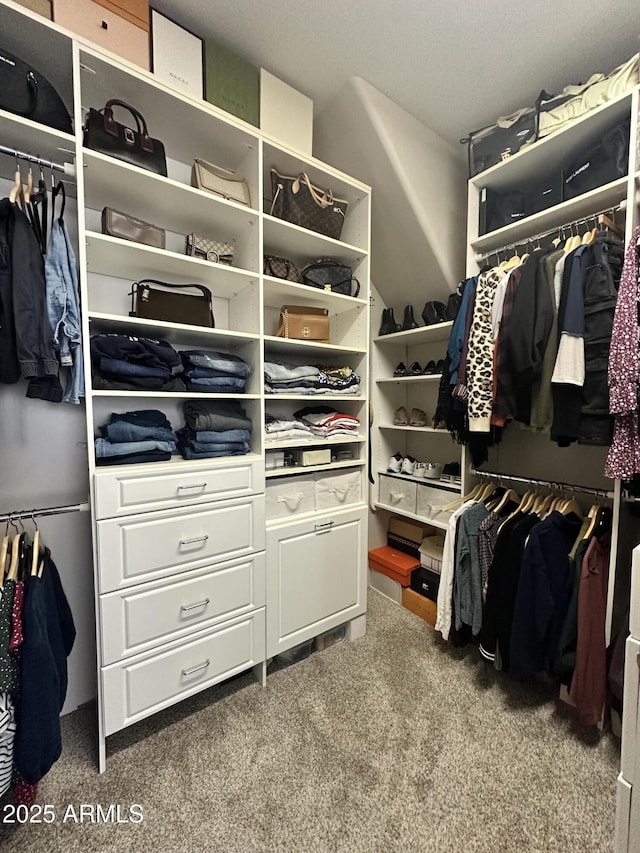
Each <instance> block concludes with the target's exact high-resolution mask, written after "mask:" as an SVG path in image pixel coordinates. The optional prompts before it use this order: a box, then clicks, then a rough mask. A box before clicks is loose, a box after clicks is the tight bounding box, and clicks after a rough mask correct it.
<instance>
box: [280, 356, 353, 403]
mask: <svg viewBox="0 0 640 853" xmlns="http://www.w3.org/2000/svg"><path fill="white" fill-rule="evenodd" d="M264 390H265V393H267V394H304V395H309V396H315V395H321V394H344V395H345V396H348V397H356V396H357V395H358V394H359V393H360V377H359V376H358V374H357V373H355V372H354V371H353V370H352V369H351V368H350V367H346V366H345V367H321V366H316V365H311V364H303V365H292V364H283V363H281V362H278V361H265V364H264Z"/></svg>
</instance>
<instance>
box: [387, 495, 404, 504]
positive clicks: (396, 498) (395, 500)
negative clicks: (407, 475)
mask: <svg viewBox="0 0 640 853" xmlns="http://www.w3.org/2000/svg"><path fill="white" fill-rule="evenodd" d="M389 497H390V498H391V500H392V502H393V503H396V504H397V503H399V502H400V501H401V500H402V498H403V497H404V495H403V494H402V493H401V494H398V493H397V492H390V493H389Z"/></svg>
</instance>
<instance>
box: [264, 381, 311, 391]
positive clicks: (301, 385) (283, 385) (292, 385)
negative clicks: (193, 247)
mask: <svg viewBox="0 0 640 853" xmlns="http://www.w3.org/2000/svg"><path fill="white" fill-rule="evenodd" d="M265 385H267V387H269V388H283V389H285V388H286V389H289V388H317V387H318V383H317V382H316V381H315V379H296V380H295V383H291V382H265Z"/></svg>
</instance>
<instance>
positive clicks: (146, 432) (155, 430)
mask: <svg viewBox="0 0 640 853" xmlns="http://www.w3.org/2000/svg"><path fill="white" fill-rule="evenodd" d="M100 432H101V434H102V435H103V436H104V437H105V438H107V439H109V441H110V442H112V443H113V444H117V443H119V442H123V441H176V440H177V439H176V434H175V433H174V431H173V430H172V429H167V428H166V427H158V426H140V425H138V424H132V423H127V422H126V421H116V422H115V423H110V424H107V425H106V426H101V427H100Z"/></svg>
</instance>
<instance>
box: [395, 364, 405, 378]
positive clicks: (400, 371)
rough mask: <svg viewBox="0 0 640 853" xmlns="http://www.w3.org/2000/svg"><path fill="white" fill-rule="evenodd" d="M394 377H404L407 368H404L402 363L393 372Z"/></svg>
mask: <svg viewBox="0 0 640 853" xmlns="http://www.w3.org/2000/svg"><path fill="white" fill-rule="evenodd" d="M393 375H394V376H406V375H407V368H406V367H405V366H404V361H401V362H400V364H399V365H398V366H397V367H396V369H395V370H394V371H393Z"/></svg>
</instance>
